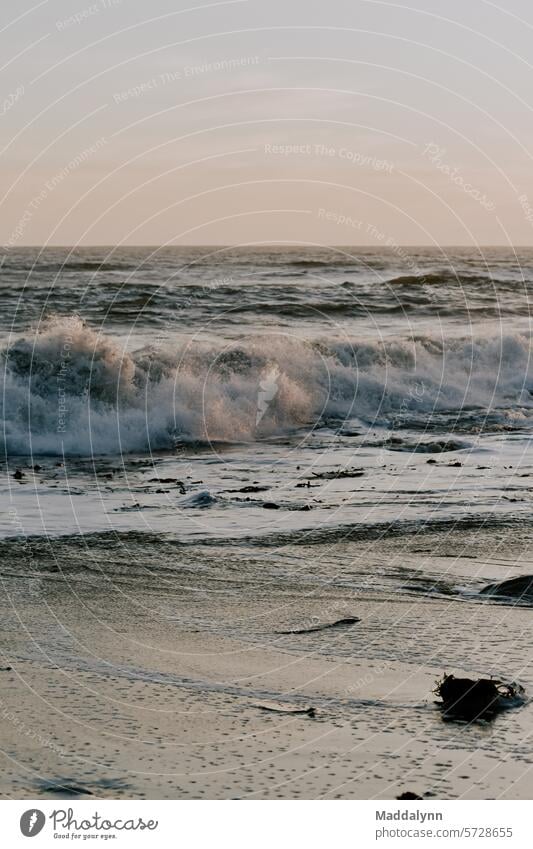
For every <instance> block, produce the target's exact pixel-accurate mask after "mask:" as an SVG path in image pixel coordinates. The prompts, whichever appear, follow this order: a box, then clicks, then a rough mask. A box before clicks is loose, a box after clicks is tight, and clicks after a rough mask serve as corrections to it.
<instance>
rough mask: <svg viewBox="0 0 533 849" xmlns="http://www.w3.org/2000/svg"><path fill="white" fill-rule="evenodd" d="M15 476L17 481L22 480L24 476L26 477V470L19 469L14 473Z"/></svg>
mask: <svg viewBox="0 0 533 849" xmlns="http://www.w3.org/2000/svg"><path fill="white" fill-rule="evenodd" d="M13 477H14V478H15V480H16V481H21V480H22V478H24V477H26V475H25V474H24V472H21V471H20V469H17V470H16V472H14V473H13Z"/></svg>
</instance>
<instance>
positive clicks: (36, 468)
mask: <svg viewBox="0 0 533 849" xmlns="http://www.w3.org/2000/svg"><path fill="white" fill-rule="evenodd" d="M41 469H42V466H39V463H36V464H35V466H34V467H33V471H34V472H40V471H41Z"/></svg>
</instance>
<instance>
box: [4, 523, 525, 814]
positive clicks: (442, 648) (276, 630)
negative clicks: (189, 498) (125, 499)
mask: <svg viewBox="0 0 533 849" xmlns="http://www.w3.org/2000/svg"><path fill="white" fill-rule="evenodd" d="M84 545H87V550H88V551H90V554H89V555H88V556H84V557H80V554H81V553H82V550H83V546H84ZM439 548H440V549H441V552H442V553H440V554H439V553H438V552H439ZM398 551H399V552H400V556H398ZM523 551H524V538H523V537H522V538H521V537H520V534H515V533H514V532H513V531H512V530H510V528H509V527H502V528H500V529H498V530H494V529H492V530H490V531H487V532H483V531H481V530H480V529H479V528H477V529H475V530H474V531H470V532H468V531H462V532H458V531H457V530H454V529H453V528H447V529H442V530H439V531H436V530H434V531H433V532H432V533H425V534H424V533H420V534H418V535H413V534H410V535H408V536H407V537H405V536H403V535H394V536H393V537H391V538H386V537H385V538H384V539H382V540H381V541H376V540H373V541H372V542H371V543H362V542H350V541H343V542H336V543H333V544H330V545H324V544H318V545H313V546H311V545H310V546H293V547H288V548H287V549H286V550H285V551H284V557H285V559H286V562H287V567H288V568H287V571H286V573H285V574H284V575H283V576H282V580H276V576H275V572H276V570H277V569H278V565H277V564H276V566H272V561H271V557H270V560H269V555H271V553H272V552H271V551H270V550H269V548H268V547H264V548H262V547H260V546H254V547H252V548H250V550H249V551H248V552H246V551H244V550H243V548H242V547H238V548H237V547H234V546H231V545H225V546H220V547H218V546H197V547H193V548H191V549H183V547H182V546H180V545H177V544H175V543H173V542H167V543H162V542H159V543H158V542H157V541H156V540H154V539H151V540H143V538H142V536H137V537H135V535H133V536H130V537H127V536H126V537H122V538H120V537H117V538H116V539H115V540H112V539H111V538H108V539H106V537H105V535H101V536H100V537H95V538H93V539H85V540H84V541H83V543H80V540H79V539H64V540H62V541H56V542H55V543H54V545H53V546H52V547H51V548H50V554H49V556H48V558H47V557H46V556H45V555H43V553H42V552H40V553H39V560H38V562H39V574H37V573H36V571H35V572H34V574H33V575H32V576H31V577H29V576H24V575H18V576H16V575H15V574H10V573H11V571H12V570H13V571H14V568H15V563H13V564H12V565H11V566H9V568H8V566H7V564H6V570H5V571H6V573H8V574H7V575H6V576H5V578H4V596H3V603H2V611H1V621H2V644H3V650H4V663H5V664H6V665H8V664H9V665H10V666H11V669H9V670H6V669H4V671H2V673H1V676H2V682H3V687H2V705H1V716H2V722H1V724H0V746H1V749H2V752H3V755H2V759H3V769H2V778H1V792H2V793H3V795H4V797H5V798H11V797H16V798H35V797H36V796H39V795H43V796H44V797H48V798H75V797H79V798H90V797H91V796H95V797H98V798H106V797H118V798H131V797H138V798H178V799H179V798H193V799H195V798H212V799H246V798H261V799H275V798H287V797H290V798H302V799H319V798H343V799H344V798H346V799H350V798H356V799H357V798H384V799H390V798H396V797H397V796H398V795H400V794H401V793H402V792H405V791H412V792H416V793H417V794H418V795H424V794H427V795H428V796H434V797H436V798H439V799H457V798H528V795H529V794H530V793H531V781H532V778H531V770H530V767H531V753H530V741H529V734H530V731H529V724H530V708H529V706H525V707H524V708H521V709H519V710H515V711H509V712H506V713H505V714H502V715H501V716H499V717H497V719H496V720H495V721H494V722H492V723H473V724H470V725H465V724H464V723H463V724H461V723H457V722H445V721H443V717H442V714H441V712H440V710H439V709H438V707H437V706H436V704H435V695H434V694H433V692H432V690H433V688H434V686H435V682H436V680H437V678H439V677H441V676H442V673H443V672H444V671H447V672H450V671H453V672H454V673H455V674H461V673H464V674H467V675H474V676H477V675H480V674H483V675H492V674H493V675H505V677H506V679H509V678H513V679H519V680H520V681H521V682H522V683H523V684H525V686H526V688H529V689H530V690H531V688H532V687H533V677H532V676H531V672H530V670H529V669H527V664H524V651H525V645H526V642H527V633H528V623H529V619H530V615H531V611H530V609H529V608H528V606H527V605H525V606H518V607H517V606H514V607H513V606H511V605H509V604H505V603H497V602H495V601H487V599H484V598H483V597H482V596H481V595H480V594H479V592H478V590H479V588H480V587H481V586H483V585H484V584H485V583H486V581H487V580H493V579H494V578H495V577H500V576H502V575H506V576H507V575H509V573H512V574H516V573H518V572H519V570H520V569H521V571H522V572H523V571H524V569H523V567H520V566H517V567H515V568H514V569H509V567H506V566H505V565H504V563H503V562H501V561H502V560H503V559H505V558H510V559H512V558H514V559H516V562H517V563H520V559H521V558H522V557H523ZM132 552H134V553H135V555H134V556H135V569H134V572H135V574H131V573H130V574H128V568H127V567H128V560H129V561H130V569H131V568H132V566H131V557H132ZM504 555H505V557H504ZM480 558H482V559H483V563H482V565H481V563H480ZM34 562H36V561H34ZM200 562H201V564H202V569H201V577H200V574H199V564H200ZM296 562H298V564H299V566H298V567H297V569H296V570H295V571H294V572H293V574H292V575H291V574H290V568H289V567H290V564H292V565H294V564H295V563H296ZM4 563H5V560H4ZM156 563H158V564H159V567H156V566H155V565H154V564H156ZM163 563H164V564H165V565H168V564H169V563H172V571H170V570H163V569H162V568H161V564H163ZM369 574H372V575H374V580H373V581H369V580H368V577H369ZM432 581H434V584H433V585H432ZM349 616H353V617H359V620H360V621H358V622H356V623H354V624H352V625H347V626H342V625H341V626H339V627H337V628H325V629H323V630H320V629H319V628H318V626H319V625H320V624H325V623H331V622H334V621H337V620H339V619H342V618H347V617H349ZM465 622H468V627H467V628H465V626H464V623H465ZM313 628H314V629H316V630H309V629H313ZM288 630H301V631H307V633H293V634H290V633H289V634H287V633H285V634H281V633H280V632H281V631H288ZM308 708H314V713H315V715H314V716H312V715H311V716H310V715H309V714H308V713H306V712H305V711H306V710H307V709H308ZM293 711H294V713H293ZM297 711H299V712H297Z"/></svg>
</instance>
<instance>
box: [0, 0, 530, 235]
mask: <svg viewBox="0 0 533 849" xmlns="http://www.w3.org/2000/svg"><path fill="white" fill-rule="evenodd" d="M0 39H1V41H0V44H1V47H2V50H1V52H0V57H1V59H0V66H1V75H0V76H1V80H2V103H1V104H0V155H1V159H2V175H3V178H2V182H1V185H0V195H1V200H0V203H1V215H0V229H1V232H0V240H1V243H2V244H3V245H4V246H6V247H9V248H10V249H13V250H15V249H16V248H19V247H23V246H25V245H111V244H119V245H162V244H165V245H174V244H175V245H187V244H212V245H217V244H235V245H239V244H249V243H258V244H269V243H272V242H275V243H281V244H285V243H290V244H292V243H295V244H310V245H321V244H336V245H376V246H379V245H389V246H395V245H399V246H400V245H512V244H514V245H531V244H532V243H533V85H532V82H533V56H532V54H531V49H530V47H531V42H532V39H533V8H532V7H531V4H529V3H527V2H525V0H506V2H505V3H504V4H503V3H500V4H498V3H493V2H489V0H468V2H465V0H461V2H457V0H449V2H448V3H446V4H442V3H437V2H434V0H412V2H411V3H406V4H403V3H399V2H385V0H349V1H348V0H346V2H345V0H330V2H328V3H320V4H318V3H312V2H311V0H284V2H281V0H268V2H267V0H227V2H211V3H207V2H194V0H178V2H172V0H152V2H150V3H146V2H140V0H97V2H95V3H91V2H87V0H40V2H35V0H31V2H28V0H17V2H15V0H4V2H3V3H2V7H1V11H0Z"/></svg>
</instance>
